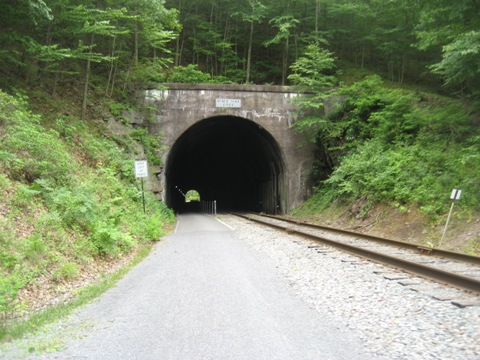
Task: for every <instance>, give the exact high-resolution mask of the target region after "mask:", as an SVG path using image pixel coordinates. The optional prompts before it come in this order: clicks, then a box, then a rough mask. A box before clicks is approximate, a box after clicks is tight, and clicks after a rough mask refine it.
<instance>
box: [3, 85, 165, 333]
mask: <svg viewBox="0 0 480 360" xmlns="http://www.w3.org/2000/svg"><path fill="white" fill-rule="evenodd" d="M28 101H29V100H28V98H27V97H26V96H22V95H18V94H17V95H16V96H11V95H9V94H7V93H5V92H2V91H0V192H1V198H0V325H1V321H2V319H5V318H6V317H7V316H9V315H11V314H13V313H19V311H21V310H22V308H23V307H25V306H26V305H27V304H25V303H22V302H21V301H19V299H18V291H19V290H20V289H23V288H25V287H27V286H29V285H32V284H35V282H36V281H38V279H39V278H42V279H45V278H46V279H47V280H48V281H52V282H53V283H55V282H58V283H61V282H63V281H69V280H73V279H75V278H76V277H77V276H79V275H80V274H81V272H82V270H83V269H85V268H88V267H89V264H90V263H92V262H94V261H95V260H96V259H114V258H116V257H118V256H120V255H122V254H125V253H129V252H130V251H132V249H134V248H135V247H137V246H138V245H141V244H143V243H147V242H150V241H155V240H158V239H159V237H160V236H162V234H163V231H164V229H165V225H166V224H168V223H169V222H171V221H172V220H173V214H172V212H171V211H170V210H169V209H168V208H166V207H165V205H164V204H163V203H162V202H159V201H158V200H156V199H155V197H154V196H153V195H152V194H149V193H147V194H146V196H147V201H146V203H147V214H144V213H143V208H142V194H141V190H140V189H139V186H138V182H136V180H135V177H134V173H133V159H132V154H131V153H130V151H131V150H132V147H133V146H134V139H132V138H129V137H125V138H123V139H121V141H119V139H117V141H114V136H113V135H111V134H109V133H108V132H107V131H106V130H105V129H103V128H102V126H101V125H96V124H94V123H92V122H87V121H80V120H79V119H78V117H75V116H70V115H68V113H69V111H68V110H66V109H62V106H63V105H62V99H59V100H58V103H57V104H50V105H51V106H52V107H55V106H56V109H55V108H52V109H51V110H52V111H50V113H51V114H52V115H50V116H49V115H43V116H42V115H39V114H38V113H34V112H33V111H32V110H31V109H30V106H29V104H28ZM63 101H65V99H64V100H63ZM42 104H43V106H46V105H47V104H45V103H42ZM60 110H61V111H60ZM46 113H48V111H46ZM59 113H60V114H64V115H57V114H59ZM134 134H135V133H134ZM137 135H138V134H137ZM145 136H146V135H145V134H143V135H142V137H143V138H145Z"/></svg>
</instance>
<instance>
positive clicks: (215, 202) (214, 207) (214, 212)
mask: <svg viewBox="0 0 480 360" xmlns="http://www.w3.org/2000/svg"><path fill="white" fill-rule="evenodd" d="M213 214H214V215H217V200H214V201H213Z"/></svg>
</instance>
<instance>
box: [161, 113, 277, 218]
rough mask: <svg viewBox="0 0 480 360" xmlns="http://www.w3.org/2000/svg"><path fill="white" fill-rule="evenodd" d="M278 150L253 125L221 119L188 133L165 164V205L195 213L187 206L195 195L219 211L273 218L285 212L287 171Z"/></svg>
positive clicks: (236, 119)
mask: <svg viewBox="0 0 480 360" xmlns="http://www.w3.org/2000/svg"><path fill="white" fill-rule="evenodd" d="M284 167H285V165H284V161H283V156H282V154H281V150H280V147H279V145H278V143H277V142H276V140H275V139H274V138H273V137H272V135H270V134H269V133H268V132H267V131H266V130H265V129H263V128H262V127H261V126H259V125H258V124H256V123H255V122H253V121H250V120H247V119H243V118H239V117H234V116H217V117H212V118H208V119H204V120H202V121H200V122H198V123H196V124H195V125H193V126H192V127H190V128H189V129H188V130H187V131H185V132H184V133H183V134H182V135H181V136H180V137H179V138H178V140H177V141H176V142H175V144H174V145H173V147H172V148H171V149H170V153H169V155H168V159H167V161H166V168H165V176H166V202H167V205H168V206H169V207H171V208H172V209H174V210H175V211H176V212H185V211H195V210H197V209H198V208H197V207H196V206H195V202H191V201H188V202H187V201H185V200H186V193H187V191H189V190H195V191H197V192H198V193H199V197H200V198H201V200H204V201H216V206H217V209H218V211H254V212H265V213H269V214H276V213H283V212H284V210H285V207H286V205H285V197H286V195H285V185H284V184H285V181H284V176H285V170H284Z"/></svg>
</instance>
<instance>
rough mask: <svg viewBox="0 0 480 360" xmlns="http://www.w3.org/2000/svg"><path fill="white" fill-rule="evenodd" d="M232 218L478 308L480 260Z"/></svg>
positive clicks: (292, 224) (298, 224) (281, 222)
mask: <svg viewBox="0 0 480 360" xmlns="http://www.w3.org/2000/svg"><path fill="white" fill-rule="evenodd" d="M233 215H236V216H240V217H242V218H245V219H248V220H251V221H254V222H256V223H260V224H263V225H266V226H269V227H273V228H276V229H279V230H283V231H286V232H288V233H290V234H296V235H300V236H302V237H306V238H309V239H312V240H315V241H318V242H320V243H322V244H325V245H328V246H332V247H335V248H338V249H340V250H342V251H345V252H348V253H350V254H353V255H356V256H360V257H362V258H365V259H368V260H372V261H375V262H378V263H382V264H384V265H388V266H391V267H393V268H395V269H398V270H401V271H404V272H407V273H410V274H414V275H417V276H420V277H422V278H427V279H429V280H433V281H435V282H438V283H441V284H445V285H449V286H452V287H455V288H458V289H461V290H465V291H466V292H468V293H469V294H471V295H474V296H475V297H476V299H474V300H476V301H474V302H478V305H480V257H477V256H471V255H466V254H460V253H455V252H450V251H445V250H440V249H434V248H429V247H423V246H418V245H415V244H410V243H406V242H401V241H396V240H390V239H384V238H381V237H377V236H370V235H367V234H362V233H357V232H353V231H348V230H342V229H336V228H332V227H327V226H320V225H315V224H310V223H306V222H303V221H296V220H289V219H285V218H280V217H278V216H272V215H260V214H239V213H234V214H233ZM444 300H448V299H444Z"/></svg>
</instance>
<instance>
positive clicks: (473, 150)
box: [295, 76, 480, 217]
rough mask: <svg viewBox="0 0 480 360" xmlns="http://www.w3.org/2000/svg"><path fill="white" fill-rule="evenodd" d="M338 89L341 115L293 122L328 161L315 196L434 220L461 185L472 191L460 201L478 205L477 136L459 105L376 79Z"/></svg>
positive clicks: (479, 161) (479, 151) (479, 168)
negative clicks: (382, 205) (413, 211)
mask: <svg viewBox="0 0 480 360" xmlns="http://www.w3.org/2000/svg"><path fill="white" fill-rule="evenodd" d="M339 93H340V94H341V95H342V96H344V97H345V101H344V102H343V104H342V107H341V110H340V111H339V112H337V113H335V114H333V115H332V116H331V117H325V116H322V115H315V114H314V115H313V116H309V117H306V118H304V119H302V120H300V121H299V122H297V124H296V125H295V126H296V127H297V129H299V130H302V131H305V130H310V134H311V130H312V129H313V130H314V131H313V133H314V134H316V136H317V139H318V141H319V142H320V143H321V144H322V145H323V147H324V148H325V149H326V151H325V152H326V154H327V156H328V157H329V160H330V161H329V162H327V163H330V164H333V167H332V168H331V169H330V171H331V175H330V177H329V178H328V179H326V180H322V182H321V183H320V184H319V186H320V188H321V189H322V190H321V194H323V195H324V196H325V195H326V194H330V195H329V196H328V198H330V199H333V198H337V197H339V196H341V197H344V198H348V199H351V200H353V199H356V198H360V197H366V198H367V199H369V201H373V202H380V201H387V202H389V203H391V204H397V205H398V204H399V206H402V207H404V205H407V206H408V204H415V205H417V206H419V207H420V208H421V209H422V210H423V211H424V212H425V213H427V214H430V215H431V216H432V217H435V216H437V215H440V214H443V213H445V212H446V211H447V210H448V201H446V200H448V197H449V195H450V191H451V189H453V188H460V189H462V190H463V191H464V194H470V196H465V197H464V199H462V202H461V206H463V207H464V208H470V209H479V208H480V198H479V197H478V196H477V195H478V194H479V193H480V183H479V182H478V179H479V178H480V155H479V154H480V144H479V139H480V134H479V131H478V128H477V127H475V125H474V124H473V123H472V121H471V119H470V117H469V116H468V114H467V113H466V112H465V111H464V108H463V106H462V104H460V103H459V102H455V101H452V100H446V99H440V98H433V97H431V96H430V98H428V97H427V96H426V95H422V94H419V93H411V92H407V91H405V90H400V89H388V88H387V87H385V86H384V85H383V82H382V81H381V79H380V78H379V77H378V76H371V77H367V78H366V79H364V80H362V81H360V82H357V83H354V84H353V85H352V86H349V87H345V88H342V89H340V90H339ZM305 104H307V105H308V101H307V102H305ZM315 108H316V105H315V104H313V105H312V106H311V107H310V110H312V109H315ZM319 161H320V160H319ZM315 199H317V200H318V197H316V198H315ZM322 203H324V202H323V201H322ZM309 206H311V205H309Z"/></svg>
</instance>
